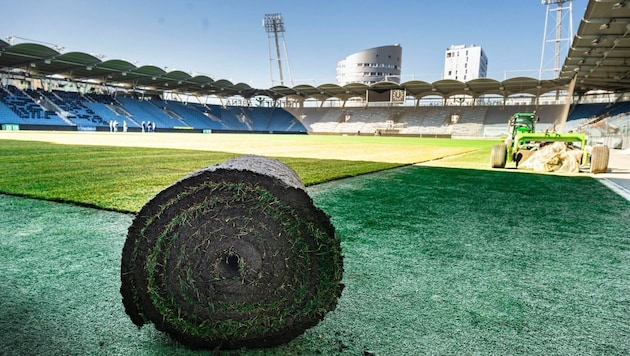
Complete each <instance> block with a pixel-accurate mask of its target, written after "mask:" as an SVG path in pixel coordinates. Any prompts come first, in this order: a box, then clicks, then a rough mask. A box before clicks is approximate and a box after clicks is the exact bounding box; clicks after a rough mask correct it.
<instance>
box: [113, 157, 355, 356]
mask: <svg viewBox="0 0 630 356" xmlns="http://www.w3.org/2000/svg"><path fill="white" fill-rule="evenodd" d="M342 274H343V256H342V253H341V243H340V240H339V238H338V236H337V235H336V233H335V228H334V226H333V225H332V223H331V221H330V217H329V216H328V215H327V214H326V213H325V212H324V211H322V210H321V209H319V208H317V207H316V206H315V205H314V204H313V200H312V199H311V198H310V197H309V195H308V194H307V193H306V191H305V188H304V184H303V183H302V182H301V180H300V178H299V177H298V175H297V174H296V173H295V172H294V171H293V170H292V169H291V168H289V167H288V166H286V165H284V164H283V163H281V162H279V161H276V160H273V159H270V158H266V157H260V156H243V157H238V158H234V159H232V160H229V161H227V162H224V163H221V164H217V165H213V166H210V167H207V168H204V169H202V170H200V171H197V172H195V173H193V174H191V175H189V176H188V177H186V178H184V179H182V180H180V181H178V182H176V183H175V184H173V185H171V186H170V187H168V188H166V189H164V190H163V191H162V192H160V193H158V194H157V195H156V196H155V197H154V198H153V199H151V200H150V201H149V202H148V203H147V204H146V205H145V206H144V207H143V208H142V209H141V210H140V212H139V213H138V214H137V215H136V217H135V218H134V220H133V222H132V224H131V226H130V227H129V230H128V234H127V239H126V241H125V245H124V247H123V252H122V263H121V282H122V285H121V289H120V292H121V294H122V298H123V304H124V306H125V311H126V313H127V314H128V315H129V317H130V318H131V320H132V321H133V323H134V324H136V325H138V326H142V325H144V324H147V323H153V324H154V325H155V327H156V328H157V329H158V330H161V331H163V332H166V333H168V334H169V335H171V336H172V337H173V338H174V339H176V340H178V341H179V342H180V343H182V344H184V345H187V346H189V347H193V348H212V349H216V348H220V349H236V348H242V347H248V348H258V347H270V346H275V345H278V344H282V343H286V342H288V341H290V340H292V339H294V338H295V337H297V336H299V335H301V334H302V333H303V332H304V331H305V330H306V329H308V328H310V327H312V326H314V325H316V324H317V323H319V321H321V320H322V319H323V318H324V316H325V315H326V313H328V312H329V311H331V310H333V309H334V308H335V306H336V305H337V300H338V298H339V297H340V296H341V292H342V289H343V284H341V279H342Z"/></svg>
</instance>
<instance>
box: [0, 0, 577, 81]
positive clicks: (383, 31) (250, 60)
mask: <svg viewBox="0 0 630 356" xmlns="http://www.w3.org/2000/svg"><path fill="white" fill-rule="evenodd" d="M587 3H588V0H574V1H573V2H572V7H573V27H574V34H575V32H576V31H577V28H578V26H579V23H580V20H581V19H582V17H583V15H584V10H585V9H586V5H587ZM0 5H1V6H0V9H2V20H0V36H1V37H2V39H4V40H6V38H7V37H9V36H14V37H17V38H18V40H19V41H20V42H42V43H43V44H46V45H49V46H52V45H59V46H62V47H64V50H63V51H62V52H71V51H79V52H87V53H92V54H100V55H104V56H105V57H104V59H103V60H108V59H124V60H127V61H130V62H132V63H136V65H138V66H140V65H147V64H152V65H156V66H159V67H162V68H164V67H166V71H170V70H174V69H178V70H183V71H185V72H192V73H193V74H194V75H195V74H205V75H209V76H212V77H214V78H215V79H228V80H230V81H232V82H233V83H239V82H243V83H246V84H249V85H250V86H252V87H256V88H268V87H270V86H271V84H272V81H271V73H270V66H271V65H274V66H277V62H273V63H270V60H269V59H270V55H269V49H270V46H269V40H268V36H267V33H266V32H265V31H264V28H263V26H262V20H263V18H264V16H265V14H267V13H280V14H282V16H283V19H284V24H285V29H286V32H284V39H285V43H286V49H287V53H288V59H289V67H287V65H286V63H285V62H283V65H284V72H285V76H284V77H285V84H288V83H286V82H287V81H288V78H289V75H288V74H289V73H288V72H289V69H290V74H291V77H292V78H293V84H294V85H297V84H311V85H320V84H325V83H334V82H335V67H336V64H337V61H339V60H341V59H343V58H345V57H346V56H348V55H350V54H352V53H355V52H358V51H361V50H364V49H368V48H372V47H379V46H385V45H393V44H396V43H398V44H400V45H401V46H402V49H403V57H402V81H403V82H404V81H407V80H411V79H416V80H424V81H428V82H433V81H436V80H439V79H441V76H442V72H443V70H444V53H445V51H446V49H447V48H448V47H449V46H451V45H467V46H470V45H473V44H474V45H477V46H482V48H483V50H484V52H485V53H486V55H487V56H488V77H489V78H492V79H497V80H503V79H505V78H506V77H515V76H530V77H537V76H538V68H539V67H540V62H541V54H542V50H543V47H545V61H544V62H545V66H544V67H545V68H551V67H552V66H553V60H552V57H551V56H552V53H553V47H552V44H550V43H547V44H546V45H544V46H543V44H544V41H543V40H544V39H545V38H552V37H549V36H550V35H545V31H544V29H545V19H546V17H547V11H546V7H545V6H544V5H542V4H541V1H540V0H507V1H499V0H451V1H428V0H386V1H384V0H381V1H376V0H310V1H302V0H267V1H260V0H205V1H204V0H99V1H93V0H54V1H52V0H19V1H17V0H0ZM565 6H566V5H565ZM552 8H555V5H554V6H553V7H552ZM554 16H555V15H554ZM563 21H564V23H566V24H568V23H569V19H568V17H565V18H563ZM549 22H550V23H549V24H548V31H547V33H549V31H550V30H551V31H553V29H554V28H555V27H554V26H555V17H551V18H550V19H549ZM567 26H568V25H567ZM551 36H555V35H554V34H553V33H552V34H551ZM567 44H568V42H567V43H566V44H565V46H566V45H567ZM271 48H272V50H273V51H274V52H275V44H274V43H273V42H272V46H271ZM283 52H284V51H283ZM274 58H275V54H274ZM563 59H564V58H563ZM563 59H562V60H563ZM561 63H562V61H561ZM274 70H275V67H274ZM274 79H275V80H278V76H277V74H275V77H274ZM274 84H278V83H277V82H276V83H274ZM289 86H291V85H289Z"/></svg>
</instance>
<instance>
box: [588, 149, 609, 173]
mask: <svg viewBox="0 0 630 356" xmlns="http://www.w3.org/2000/svg"><path fill="white" fill-rule="evenodd" d="M609 155H610V152H609V150H608V146H604V145H597V146H593V150H592V151H591V173H605V172H606V171H607V170H608V158H609Z"/></svg>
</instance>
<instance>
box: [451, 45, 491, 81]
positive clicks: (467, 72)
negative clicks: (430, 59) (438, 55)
mask: <svg viewBox="0 0 630 356" xmlns="http://www.w3.org/2000/svg"><path fill="white" fill-rule="evenodd" d="M487 73H488V57H486V54H485V53H484V51H483V49H482V48H481V46H475V45H472V46H470V47H466V46H465V45H457V46H456V45H452V46H451V47H449V49H447V50H446V55H445V57H444V76H443V78H442V79H455V80H459V81H461V82H467V81H469V80H472V79H476V78H485V77H486V74H487Z"/></svg>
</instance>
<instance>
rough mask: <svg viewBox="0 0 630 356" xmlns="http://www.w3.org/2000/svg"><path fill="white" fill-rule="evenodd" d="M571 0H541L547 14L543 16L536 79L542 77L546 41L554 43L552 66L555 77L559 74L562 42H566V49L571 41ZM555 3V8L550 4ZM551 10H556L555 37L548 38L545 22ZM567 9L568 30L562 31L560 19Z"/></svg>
mask: <svg viewBox="0 0 630 356" xmlns="http://www.w3.org/2000/svg"><path fill="white" fill-rule="evenodd" d="M571 1H572V0H541V3H542V4H543V5H545V6H546V7H547V15H546V17H545V33H544V35H543V44H542V53H541V55H540V68H539V72H538V79H542V76H543V71H544V70H545V68H544V67H545V47H546V45H547V43H549V42H553V43H554V45H555V46H554V47H555V50H554V67H553V71H554V74H555V78H557V77H558V75H559V74H560V69H561V68H560V55H561V53H560V52H561V49H562V46H561V44H562V42H567V46H566V48H567V50H568V48H569V46H570V45H571V41H573V5H572V3H571ZM564 3H568V6H567V7H565V6H564ZM554 4H555V5H556V7H555V9H552V8H551V5H554ZM552 11H555V12H556V27H555V38H552V39H549V38H548V37H547V36H548V33H547V22H548V20H549V16H550V14H551V13H552ZM565 11H568V15H569V26H568V31H564V33H563V28H562V27H563V23H562V19H563V17H564V12H565ZM564 34H567V36H566V37H563V35H564Z"/></svg>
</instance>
